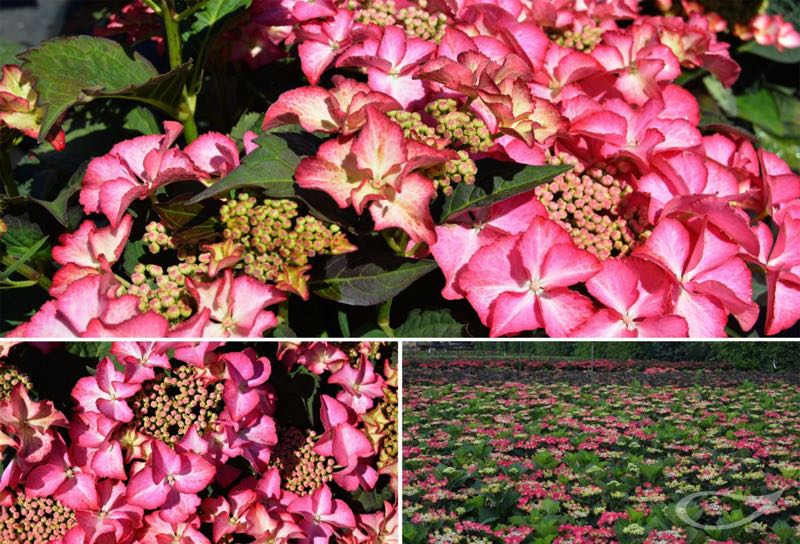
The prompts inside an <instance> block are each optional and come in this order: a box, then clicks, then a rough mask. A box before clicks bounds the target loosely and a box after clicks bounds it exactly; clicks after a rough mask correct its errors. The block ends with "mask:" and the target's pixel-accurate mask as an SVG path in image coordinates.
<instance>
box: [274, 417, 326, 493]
mask: <svg viewBox="0 0 800 544" xmlns="http://www.w3.org/2000/svg"><path fill="white" fill-rule="evenodd" d="M278 437H279V440H278V444H277V445H276V446H275V449H274V450H272V461H271V464H272V466H274V467H277V468H278V470H279V471H280V473H281V480H282V481H283V482H284V487H285V488H286V489H288V490H289V491H292V492H293V493H297V494H299V495H308V494H309V493H311V492H313V491H314V490H315V489H317V488H319V487H321V486H322V485H324V484H325V483H327V482H329V481H331V480H332V479H333V469H334V467H335V463H336V462H335V461H334V459H333V458H327V459H326V458H325V457H323V456H321V455H320V454H318V453H316V452H315V451H314V446H315V445H316V443H317V433H316V432H314V431H313V430H311V429H309V430H307V431H305V432H303V431H302V430H300V429H298V428H296V427H279V428H278Z"/></svg>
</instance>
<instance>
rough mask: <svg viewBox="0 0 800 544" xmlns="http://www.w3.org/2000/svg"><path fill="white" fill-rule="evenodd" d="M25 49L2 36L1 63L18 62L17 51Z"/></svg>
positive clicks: (0, 39) (0, 44) (0, 45)
mask: <svg viewBox="0 0 800 544" xmlns="http://www.w3.org/2000/svg"><path fill="white" fill-rule="evenodd" d="M23 49H25V48H24V47H23V46H21V45H20V44H18V43H16V42H12V41H11V40H7V39H5V38H0V64H18V63H19V59H17V53H19V52H20V51H22V50H23Z"/></svg>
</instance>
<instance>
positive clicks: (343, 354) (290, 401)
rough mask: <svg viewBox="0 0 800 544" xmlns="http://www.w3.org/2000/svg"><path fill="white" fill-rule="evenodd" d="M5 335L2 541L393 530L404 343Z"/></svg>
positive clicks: (336, 535) (218, 539)
mask: <svg viewBox="0 0 800 544" xmlns="http://www.w3.org/2000/svg"><path fill="white" fill-rule="evenodd" d="M2 347H3V349H2V359H0V458H2V476H0V543H2V544H78V543H86V544H89V543H91V544H94V543H98V544H167V543H171V544H210V543H212V542H213V543H215V544H216V543H225V544H233V543H259V544H267V543H272V544H275V543H325V542H341V543H346V544H359V543H368V542H374V543H383V542H385V543H395V544H396V543H397V542H399V538H400V536H399V527H398V525H399V511H398V505H397V500H398V499H397V498H398V496H399V480H398V477H399V476H398V475H399V459H398V434H397V428H398V364H399V359H398V356H399V349H398V345H397V344H396V343H391V342H323V341H316V342H299V341H298V342H291V343H287V342H283V343H278V342H228V343H222V342H188V341H181V342H134V341H125V342H113V343H112V342H108V343H96V342H91V343H80V342H79V343H75V342H72V343H42V342H37V343H18V344H16V345H11V344H4V345H3V346H2Z"/></svg>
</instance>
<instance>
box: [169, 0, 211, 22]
mask: <svg viewBox="0 0 800 544" xmlns="http://www.w3.org/2000/svg"><path fill="white" fill-rule="evenodd" d="M206 4H208V0H203V1H202V2H198V3H197V4H195V5H193V6H192V7H190V8H187V9H185V10H183V11H182V12H180V13H178V14H177V15H175V20H176V21H178V22H181V21H185V20H186V19H188V18H189V17H191V16H192V15H194V14H195V13H196V12H198V11H200V10H201V9H203V8H204V7H206Z"/></svg>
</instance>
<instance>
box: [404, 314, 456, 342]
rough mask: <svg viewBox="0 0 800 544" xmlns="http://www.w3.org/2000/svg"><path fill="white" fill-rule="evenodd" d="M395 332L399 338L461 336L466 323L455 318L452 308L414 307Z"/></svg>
mask: <svg viewBox="0 0 800 544" xmlns="http://www.w3.org/2000/svg"><path fill="white" fill-rule="evenodd" d="M394 332H395V335H397V337H399V338H447V337H460V336H463V334H464V325H462V324H461V323H459V322H458V321H456V320H455V319H454V318H453V316H452V315H451V314H450V310H420V309H414V310H411V312H409V314H408V318H407V319H406V322H405V323H403V324H402V325H400V326H399V327H397V328H396V329H395V331H394Z"/></svg>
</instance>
